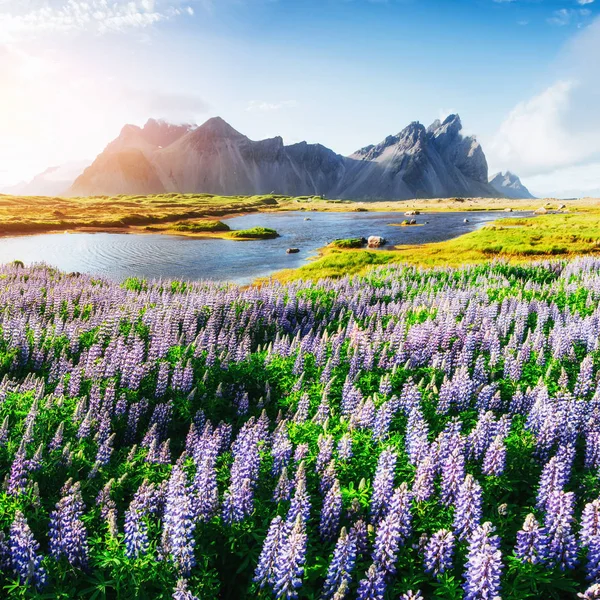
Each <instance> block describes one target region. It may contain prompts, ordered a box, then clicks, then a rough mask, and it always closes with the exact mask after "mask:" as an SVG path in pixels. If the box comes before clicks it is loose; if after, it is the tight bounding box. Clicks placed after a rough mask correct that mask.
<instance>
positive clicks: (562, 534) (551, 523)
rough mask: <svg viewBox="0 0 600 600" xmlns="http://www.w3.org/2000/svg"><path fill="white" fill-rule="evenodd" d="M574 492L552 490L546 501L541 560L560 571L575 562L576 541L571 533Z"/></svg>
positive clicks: (572, 565)
mask: <svg viewBox="0 0 600 600" xmlns="http://www.w3.org/2000/svg"><path fill="white" fill-rule="evenodd" d="M574 503H575V494H574V493H573V492H564V491H563V490H556V491H553V492H552V493H551V494H550V496H549V497H548V501H547V503H546V519H545V521H544V533H545V538H546V543H545V544H544V549H543V554H542V557H543V560H544V562H546V563H548V564H549V565H552V566H558V567H559V568H560V569H561V571H564V570H565V569H572V568H573V567H574V566H575V565H576V564H577V541H576V540H575V534H574V533H573V522H574V518H573V507H574Z"/></svg>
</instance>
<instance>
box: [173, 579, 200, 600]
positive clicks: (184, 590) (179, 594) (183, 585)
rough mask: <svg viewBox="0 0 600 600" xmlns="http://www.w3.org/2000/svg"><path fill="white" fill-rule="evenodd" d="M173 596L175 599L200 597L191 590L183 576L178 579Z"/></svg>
mask: <svg viewBox="0 0 600 600" xmlns="http://www.w3.org/2000/svg"><path fill="white" fill-rule="evenodd" d="M172 598H173V600H198V597H197V596H194V594H192V592H190V590H189V589H188V584H187V581H186V580H185V579H183V578H181V579H179V580H178V581H177V585H176V586H175V589H174V590H173V596H172Z"/></svg>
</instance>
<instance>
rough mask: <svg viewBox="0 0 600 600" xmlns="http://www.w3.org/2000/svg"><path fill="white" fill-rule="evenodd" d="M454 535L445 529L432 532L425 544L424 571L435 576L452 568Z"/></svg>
mask: <svg viewBox="0 0 600 600" xmlns="http://www.w3.org/2000/svg"><path fill="white" fill-rule="evenodd" d="M453 554H454V536H453V535H452V532H451V531H448V530H447V529H440V530H439V531H437V532H436V533H434V534H433V535H432V536H431V538H429V541H428V542H427V545H426V546H425V572H426V573H431V574H432V575H435V576H436V577H437V576H438V575H441V574H442V573H445V572H446V571H447V570H449V569H451V568H452V556H453Z"/></svg>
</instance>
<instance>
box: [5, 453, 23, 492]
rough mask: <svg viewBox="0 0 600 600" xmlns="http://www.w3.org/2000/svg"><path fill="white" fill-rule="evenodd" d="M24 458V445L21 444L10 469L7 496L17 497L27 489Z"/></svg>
mask: <svg viewBox="0 0 600 600" xmlns="http://www.w3.org/2000/svg"><path fill="white" fill-rule="evenodd" d="M25 457H26V449H25V444H23V442H21V444H20V446H19V449H18V450H17V452H16V453H15V458H14V460H13V462H12V465H11V467H10V474H9V476H8V482H7V485H6V492H7V494H8V495H9V496H18V495H19V494H22V493H23V492H24V491H25V488H26V487H27V460H26V458H25Z"/></svg>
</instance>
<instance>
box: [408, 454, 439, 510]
mask: <svg viewBox="0 0 600 600" xmlns="http://www.w3.org/2000/svg"><path fill="white" fill-rule="evenodd" d="M435 475H436V471H435V463H434V459H433V457H432V456H431V454H428V455H426V456H425V457H423V459H422V460H421V461H420V462H419V463H418V465H417V471H416V472H415V480H414V483H413V488H412V489H413V494H414V495H415V500H416V501H417V502H425V501H426V500H429V498H431V496H432V495H433V493H434V480H435Z"/></svg>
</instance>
